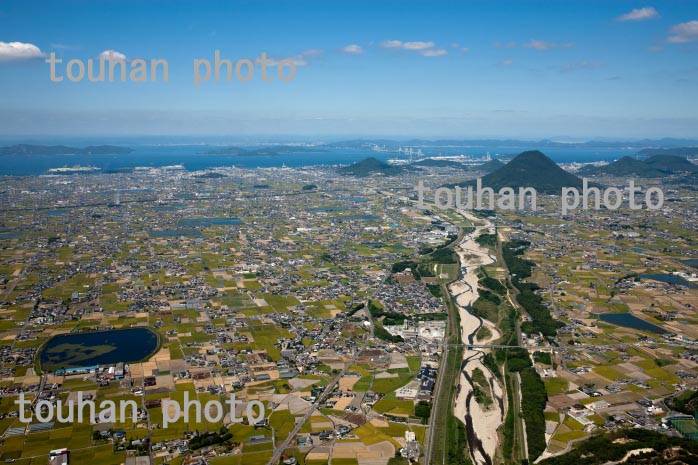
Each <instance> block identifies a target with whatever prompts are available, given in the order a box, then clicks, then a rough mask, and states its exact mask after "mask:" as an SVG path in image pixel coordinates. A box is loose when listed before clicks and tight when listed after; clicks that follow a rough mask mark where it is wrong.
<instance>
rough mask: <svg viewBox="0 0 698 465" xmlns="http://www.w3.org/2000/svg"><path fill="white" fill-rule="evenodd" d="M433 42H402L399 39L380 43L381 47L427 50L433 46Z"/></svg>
mask: <svg viewBox="0 0 698 465" xmlns="http://www.w3.org/2000/svg"><path fill="white" fill-rule="evenodd" d="M434 45H435V44H434V42H421V41H415V42H403V41H401V40H386V41H384V42H382V43H381V47H383V48H400V49H403V50H417V51H419V50H427V49H430V48H434Z"/></svg>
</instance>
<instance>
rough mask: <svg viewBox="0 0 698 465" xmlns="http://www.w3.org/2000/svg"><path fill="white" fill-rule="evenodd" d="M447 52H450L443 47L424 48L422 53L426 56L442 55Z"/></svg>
mask: <svg viewBox="0 0 698 465" xmlns="http://www.w3.org/2000/svg"><path fill="white" fill-rule="evenodd" d="M447 54H448V52H447V51H446V50H445V49H443V48H437V49H431V50H424V51H423V52H422V55H424V56H425V57H440V56H443V55H447Z"/></svg>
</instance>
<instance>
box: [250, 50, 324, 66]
mask: <svg viewBox="0 0 698 465" xmlns="http://www.w3.org/2000/svg"><path fill="white" fill-rule="evenodd" d="M322 52H323V51H322V50H320V49H312V50H306V51H304V52H301V53H299V54H297V55H293V56H290V57H286V58H274V57H267V66H276V65H278V64H279V63H280V62H281V61H284V60H286V61H285V63H288V62H291V63H293V65H294V66H307V65H308V63H309V62H310V59H312V58H316V57H317V56H318V55H320V54H322ZM257 63H261V60H260V59H259V58H257Z"/></svg>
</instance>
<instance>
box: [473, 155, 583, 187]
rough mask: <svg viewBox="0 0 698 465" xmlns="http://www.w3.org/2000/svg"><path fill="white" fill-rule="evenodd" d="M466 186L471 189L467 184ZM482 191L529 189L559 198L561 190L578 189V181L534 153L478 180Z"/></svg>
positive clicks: (575, 177)
mask: <svg viewBox="0 0 698 465" xmlns="http://www.w3.org/2000/svg"><path fill="white" fill-rule="evenodd" d="M467 185H474V182H468V183H467ZM482 185H483V186H484V187H491V188H493V189H494V190H495V191H496V190H499V189H501V188H503V187H511V188H512V189H515V190H516V189H518V188H519V187H533V188H534V189H536V191H537V192H539V193H542V194H560V192H561V190H562V188H563V187H576V188H578V189H581V187H582V180H581V179H580V178H578V177H577V176H575V175H573V174H572V173H568V172H567V171H565V170H563V169H562V168H560V167H559V166H558V165H557V164H556V163H555V162H554V161H552V160H551V159H550V158H548V157H546V156H545V155H543V153H541V152H539V151H538V150H530V151H527V152H523V153H520V154H519V155H517V156H516V158H514V159H513V160H512V161H510V162H509V163H507V164H506V165H504V166H502V167H501V168H499V169H498V170H496V171H494V172H492V173H490V174H488V175H486V176H484V177H483V178H482Z"/></svg>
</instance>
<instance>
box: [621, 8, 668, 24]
mask: <svg viewBox="0 0 698 465" xmlns="http://www.w3.org/2000/svg"><path fill="white" fill-rule="evenodd" d="M655 18H659V12H658V11H657V10H655V9H654V7H651V6H646V7H644V8H635V9H634V10H632V11H630V12H629V13H626V14H624V15H621V16H619V17H618V18H616V21H621V22H623V21H645V20H648V19H655Z"/></svg>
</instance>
